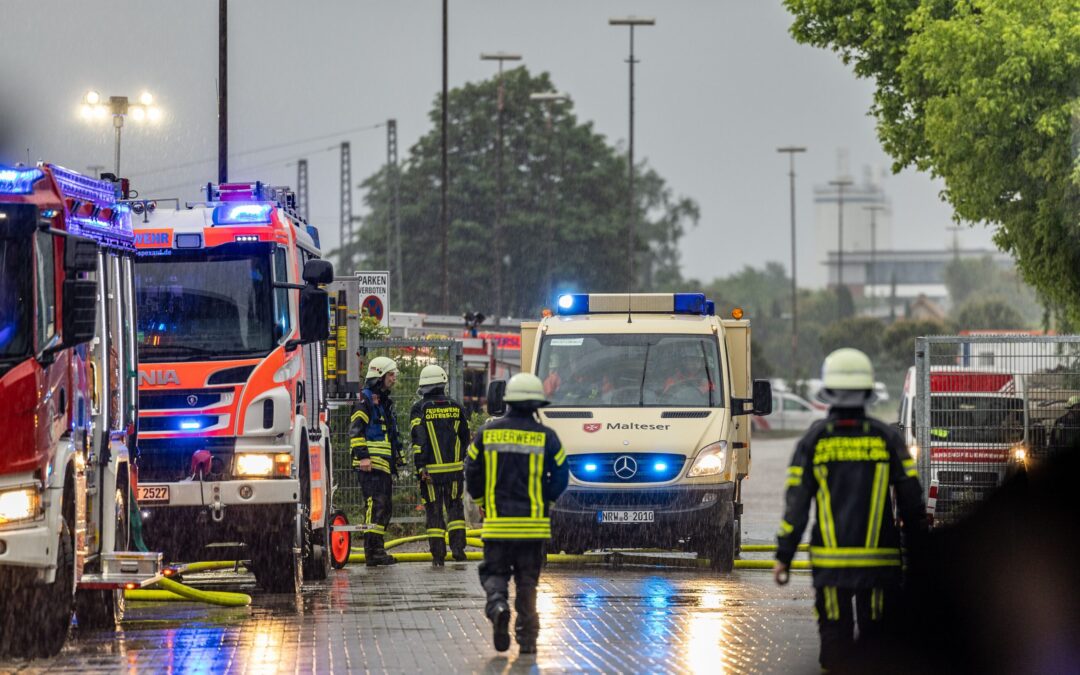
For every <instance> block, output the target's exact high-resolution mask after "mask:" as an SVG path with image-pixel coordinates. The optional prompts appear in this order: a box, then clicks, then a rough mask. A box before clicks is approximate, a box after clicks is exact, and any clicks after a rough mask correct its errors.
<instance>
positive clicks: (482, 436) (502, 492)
mask: <svg viewBox="0 0 1080 675" xmlns="http://www.w3.org/2000/svg"><path fill="white" fill-rule="evenodd" d="M569 480H570V470H569V467H568V466H567V464H566V451H565V450H563V448H562V444H561V443H560V442H559V437H558V436H557V435H556V434H555V432H554V431H553V430H552V429H550V428H549V427H546V426H544V425H543V424H540V423H539V422H538V421H536V419H535V418H534V417H533V415H532V414H531V413H530V414H526V413H520V412H515V411H513V410H511V412H510V413H508V414H507V415H506V416H505V417H500V418H498V419H495V420H492V421H490V422H488V423H487V424H485V425H484V426H483V427H482V428H481V429H480V430H479V431H478V432H477V434H476V438H475V439H474V440H473V443H472V445H470V446H469V450H468V459H467V460H466V462H465V481H466V486H467V487H468V490H469V494H470V495H471V496H472V498H473V500H474V501H475V502H476V503H477V504H478V505H479V506H480V507H481V508H483V509H484V511H485V518H484V532H483V538H484V539H504V540H505V539H509V540H528V539H548V538H550V537H551V520H550V518H549V509H550V506H551V503H552V502H554V501H555V500H556V499H558V498H559V495H561V494H562V493H563V490H565V489H566V484H567V483H568V482H569Z"/></svg>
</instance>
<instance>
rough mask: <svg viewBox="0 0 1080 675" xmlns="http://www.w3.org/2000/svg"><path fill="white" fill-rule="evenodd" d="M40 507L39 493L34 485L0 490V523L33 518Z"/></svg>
mask: <svg viewBox="0 0 1080 675" xmlns="http://www.w3.org/2000/svg"><path fill="white" fill-rule="evenodd" d="M40 508H41V495H40V493H39V491H38V489H37V488H36V487H33V486H28V487H21V488H15V489H14V490H5V491H3V492H0V525H3V524H4V523H11V522H14V521H17V520H29V519H31V518H35V517H37V515H38V511H39V510H40Z"/></svg>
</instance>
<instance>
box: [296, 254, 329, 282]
mask: <svg viewBox="0 0 1080 675" xmlns="http://www.w3.org/2000/svg"><path fill="white" fill-rule="evenodd" d="M303 277H304V281H305V282H306V283H309V284H329V283H332V282H333V281H334V265H333V263H331V262H330V261H329V260H309V261H307V262H306V263H304V275H303Z"/></svg>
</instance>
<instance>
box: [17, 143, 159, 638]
mask: <svg viewBox="0 0 1080 675" xmlns="http://www.w3.org/2000/svg"><path fill="white" fill-rule="evenodd" d="M133 253H134V246H133V237H132V232H131V220H130V213H129V211H128V207H127V205H125V204H123V203H121V202H120V201H119V200H118V196H117V194H116V188H115V186H114V184H113V183H111V182H108V181H100V180H95V179H92V178H88V177H86V176H82V175H80V174H78V173H75V172H74V171H69V170H67V169H64V168H62V167H59V166H55V165H51V164H40V165H38V166H37V167H23V166H16V167H0V401H2V402H3V405H0V428H2V429H3V430H4V433H5V437H6V441H5V443H4V446H3V448H2V449H0V653H6V654H9V655H15V656H23V657H35V656H51V655H53V654H55V653H57V652H59V651H60V648H61V647H62V646H63V644H64V640H65V638H66V636H67V632H68V628H69V626H70V624H71V618H72V612H73V611H75V612H76V613H77V616H78V622H79V625H80V626H81V627H86V626H110V625H113V624H115V622H116V621H118V620H119V619H120V618H121V617H122V616H123V611H124V596H123V591H124V589H125V588H136V587H139V586H142V585H145V584H148V583H152V582H153V581H156V580H157V578H158V576H159V571H160V565H161V556H160V554H155V553H139V552H133V551H130V550H129V549H131V548H132V547H133V546H134V545H135V541H133V538H132V531H131V519H130V515H131V514H132V513H133V512H134V513H135V514H136V515H137V513H138V512H137V510H134V511H133V509H132V501H131V500H132V496H133V495H132V493H131V486H132V483H133V482H134V479H135V468H134V457H135V450H134V446H135V426H136V421H137V420H136V411H137V408H136V405H137V398H136V396H137V392H136V385H135V369H136V353H135V345H134V333H135V331H134V327H135V308H134V291H133V264H132V262H133Z"/></svg>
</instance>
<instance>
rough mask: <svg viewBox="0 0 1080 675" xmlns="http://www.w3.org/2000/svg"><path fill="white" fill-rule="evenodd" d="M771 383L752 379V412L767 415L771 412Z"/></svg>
mask: <svg viewBox="0 0 1080 675" xmlns="http://www.w3.org/2000/svg"><path fill="white" fill-rule="evenodd" d="M772 402H773V396H772V383H771V382H769V381H768V380H754V414H755V415H768V414H769V413H771V412H772Z"/></svg>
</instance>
